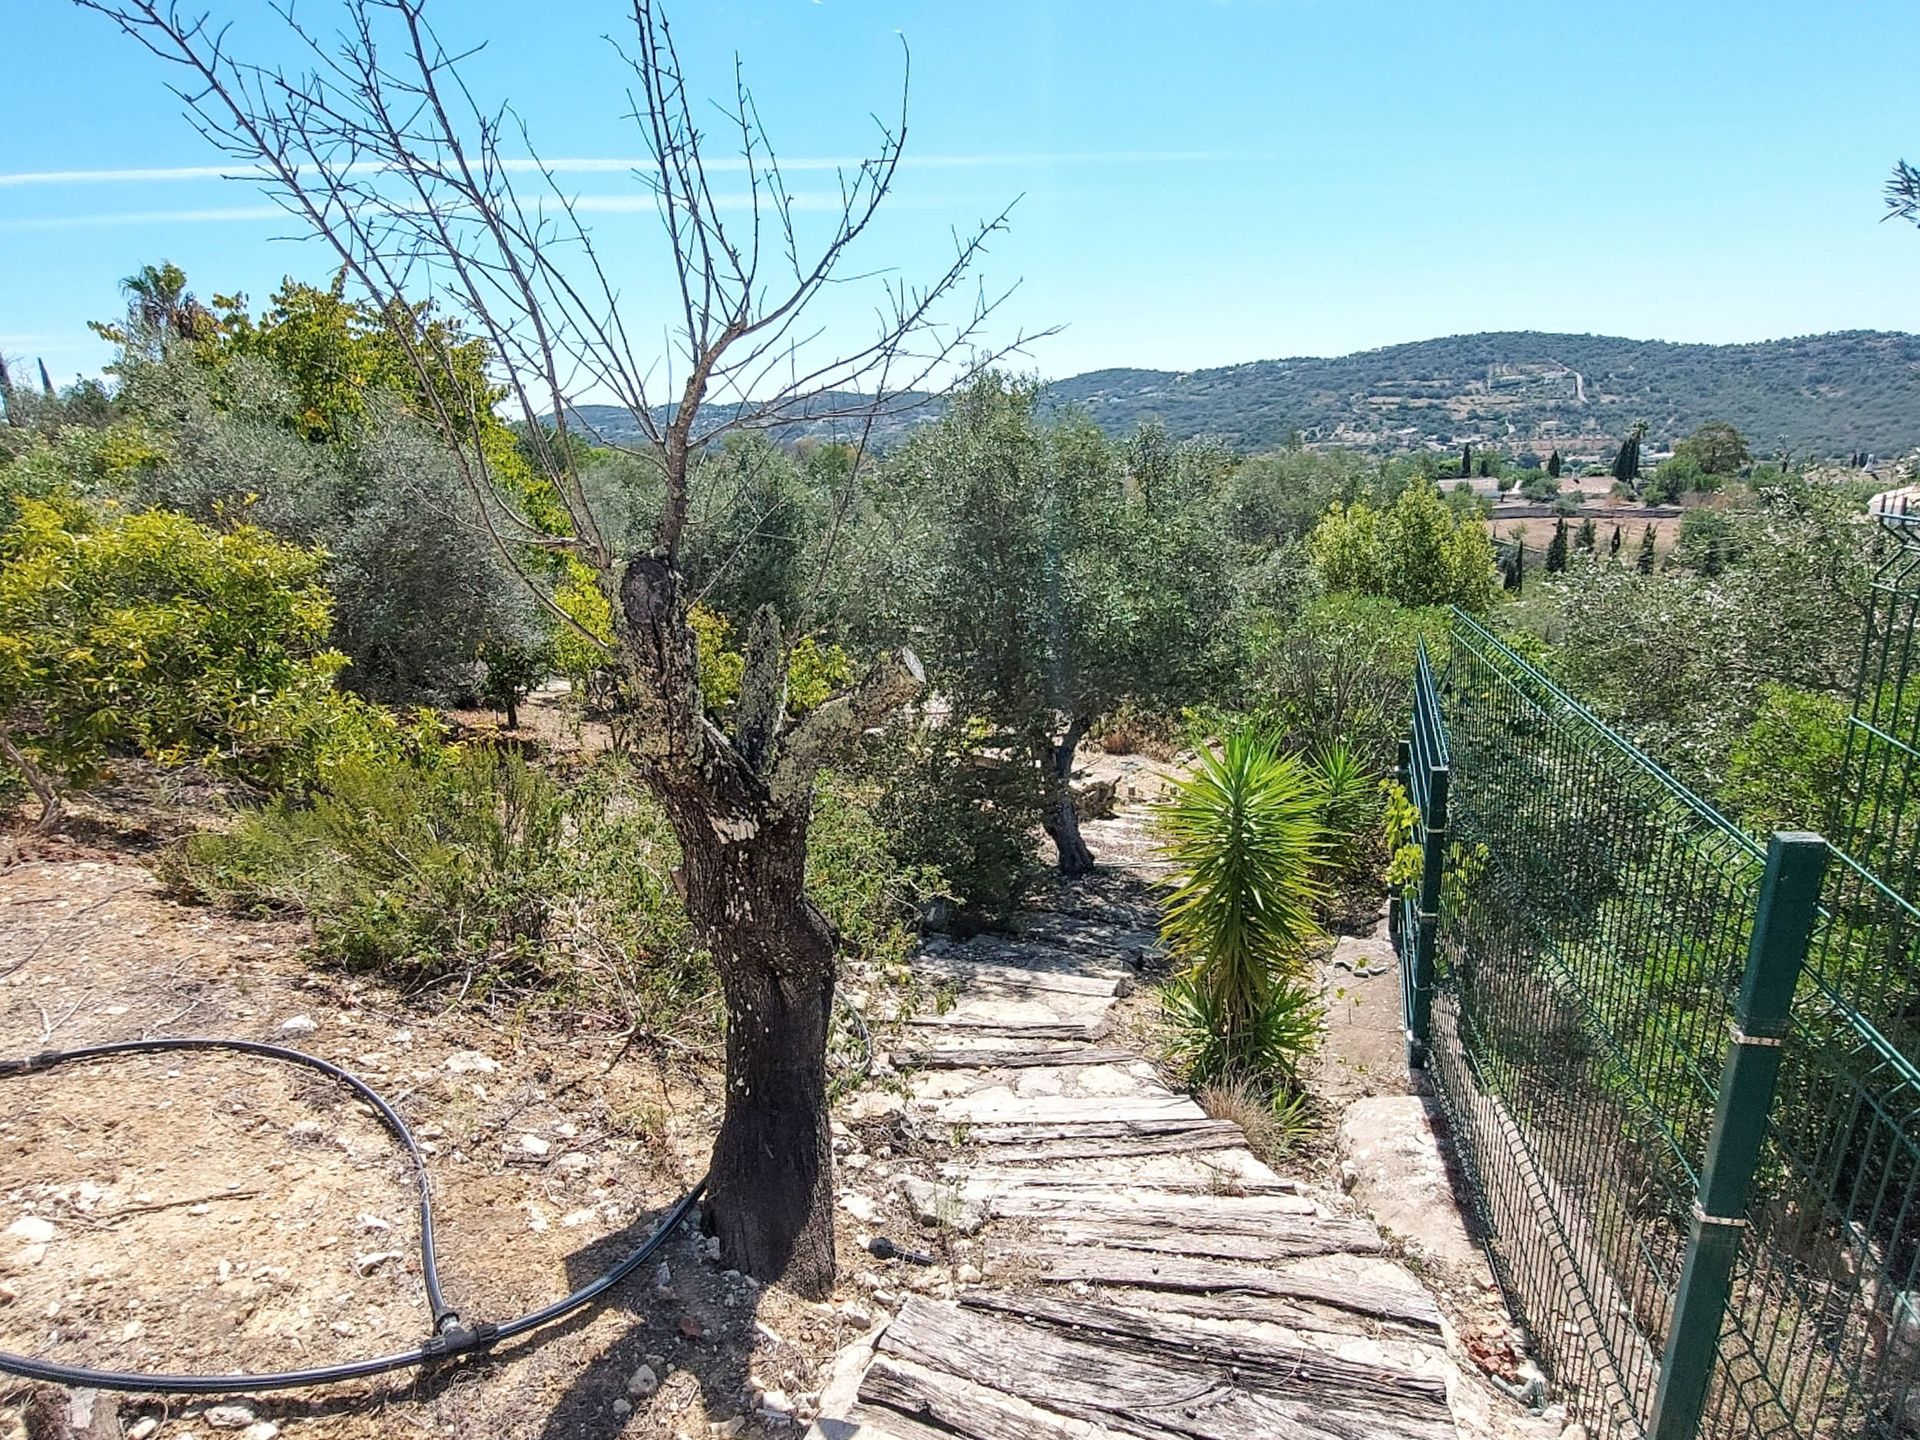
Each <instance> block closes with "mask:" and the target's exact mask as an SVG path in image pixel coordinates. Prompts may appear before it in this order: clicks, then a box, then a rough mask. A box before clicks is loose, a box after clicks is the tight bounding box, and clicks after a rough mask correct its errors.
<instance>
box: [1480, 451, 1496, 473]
mask: <svg viewBox="0 0 1920 1440" xmlns="http://www.w3.org/2000/svg"><path fill="white" fill-rule="evenodd" d="M1480 473H1481V474H1482V475H1491V474H1493V457H1492V456H1491V455H1482V456H1481V457H1480Z"/></svg>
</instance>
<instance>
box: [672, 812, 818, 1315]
mask: <svg viewBox="0 0 1920 1440" xmlns="http://www.w3.org/2000/svg"><path fill="white" fill-rule="evenodd" d="M729 788H732V787H729ZM732 801H733V803H732V804H731V805H730V806H729V807H728V808H727V809H726V810H725V811H723V812H720V815H719V816H716V814H715V812H714V810H713V809H712V806H711V800H710V798H709V797H708V796H706V795H702V794H692V795H687V796H684V797H675V798H670V799H669V800H668V802H667V810H668V813H669V814H670V815H671V816H672V817H673V820H674V829H675V832H676V833H677V834H678V835H679V837H680V844H681V852H682V874H683V877H684V883H685V886H686V897H687V911H688V913H689V915H691V916H692V918H693V921H694V923H695V925H696V926H698V927H699V930H700V932H701V933H702V934H703V935H704V936H705V937H706V940H707V944H708V946H709V948H710V949H711V951H712V954H713V960H714V966H715V968H716V969H717V970H718V971H719V973H720V986H721V992H722V994H723V996H724V998H725V1001H726V1010H727V1062H726V1106H725V1112H724V1116H723V1118H722V1120H721V1123H720V1133H719V1135H718V1137H717V1138H716V1139H715V1141H714V1147H713V1161H712V1165H711V1168H710V1170H709V1172H708V1180H707V1184H708V1191H709V1203H708V1222H709V1225H710V1226H711V1228H712V1229H713V1231H714V1233H716V1234H717V1235H718V1236H719V1238H720V1254H721V1258H722V1260H723V1261H724V1262H725V1263H726V1264H727V1265H729V1266H731V1267H733V1268H734V1269H737V1270H741V1271H744V1272H745V1273H747V1274H749V1275H757V1276H761V1277H764V1278H775V1277H777V1278H779V1279H781V1280H783V1281H784V1283H785V1284H787V1285H788V1286H789V1287H790V1288H792V1289H793V1290H794V1291H796V1292H797V1293H799V1294H801V1295H805V1296H807V1297H809V1298H811V1299H822V1298H824V1297H825V1296H826V1295H828V1294H829V1293H831V1291H832V1289H833V1276H834V1258H833V1161H832V1143H831V1136H830V1134H829V1132H828V1113H827V1087H826V1055H827V1028H828V1021H829V1018H830V1017H831V1015H832V1013H833V984H834V937H833V932H832V930H831V928H830V927H829V925H828V923H827V921H826V918H825V917H824V916H823V915H821V913H820V911H819V910H818V909H817V908H816V907H815V906H814V905H813V903H812V902H811V901H810V900H808V899H807V896H806V862H807V819H808V816H807V814H806V807H805V806H804V804H803V805H801V806H800V807H798V813H795V812H794V811H790V810H786V809H785V808H784V807H776V805H775V804H774V802H773V801H772V799H771V797H770V796H769V795H767V794H766V793H765V791H764V787H762V788H761V793H759V794H754V793H752V792H751V790H749V789H739V790H735V792H734V794H733V796H732Z"/></svg>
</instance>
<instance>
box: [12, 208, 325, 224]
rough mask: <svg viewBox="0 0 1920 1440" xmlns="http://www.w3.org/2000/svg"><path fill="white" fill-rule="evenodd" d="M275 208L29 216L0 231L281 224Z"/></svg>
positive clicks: (281, 213)
mask: <svg viewBox="0 0 1920 1440" xmlns="http://www.w3.org/2000/svg"><path fill="white" fill-rule="evenodd" d="M286 215H287V212H286V211H284V210H282V209H281V208H280V207H279V206H278V205H229V206H225V207H222V208H219V209H213V210H116V211H110V212H108V213H105V214H101V215H31V216H24V217H21V218H18V219H11V220H0V230H89V229H95V228H98V227H101V226H110V225H220V224H230V223H232V222H235V221H240V220H282V219H285V218H286Z"/></svg>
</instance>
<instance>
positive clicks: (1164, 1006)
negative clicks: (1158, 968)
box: [1160, 970, 1324, 1091]
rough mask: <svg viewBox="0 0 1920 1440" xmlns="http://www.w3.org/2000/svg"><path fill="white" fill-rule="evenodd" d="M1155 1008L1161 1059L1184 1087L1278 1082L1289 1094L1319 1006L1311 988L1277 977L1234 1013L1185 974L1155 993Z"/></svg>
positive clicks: (1314, 1037) (1315, 1029)
mask: <svg viewBox="0 0 1920 1440" xmlns="http://www.w3.org/2000/svg"><path fill="white" fill-rule="evenodd" d="M1160 1006H1161V1014H1162V1015H1163V1017H1164V1018H1165V1019H1166V1021H1167V1025H1168V1028H1169V1031H1170V1034H1169V1037H1168V1040H1167V1043H1166V1058H1167V1060H1168V1062H1169V1063H1170V1064H1172V1065H1173V1066H1174V1067H1175V1068H1176V1069H1177V1070H1178V1071H1179V1072H1180V1073H1181V1074H1182V1075H1183V1076H1185V1077H1186V1080H1187V1083H1188V1084H1190V1085H1195V1086H1206V1085H1216V1084H1222V1083H1226V1084H1246V1083H1249V1082H1258V1083H1264V1084H1266V1085H1273V1084H1274V1083H1275V1082H1278V1084H1279V1086H1280V1088H1282V1089H1285V1090H1295V1091H1297V1090H1298V1089H1299V1088H1300V1086H1301V1084H1302V1082H1303V1079H1304V1072H1303V1067H1304V1065H1305V1063H1306V1061H1307V1059H1308V1058H1309V1057H1310V1056H1311V1055H1312V1054H1313V1052H1314V1051H1315V1050H1316V1049H1317V1048H1318V1047H1319V1044H1320V1025H1321V1020H1322V1017H1323V1015H1324V1006H1323V1005H1322V1004H1321V1001H1320V996H1319V993H1318V992H1317V991H1316V990H1315V988H1314V987H1313V985H1312V983H1311V982H1310V981H1307V980H1304V979H1302V978H1300V977H1299V976H1295V975H1283V976H1280V977H1277V978H1276V979H1275V980H1274V981H1273V982H1272V983H1271V984H1270V985H1269V986H1268V987H1267V988H1266V991H1265V993H1264V994H1263V995H1262V996H1261V999H1260V1003H1259V1004H1258V1005H1257V1006H1255V1007H1254V1008H1253V1009H1252V1010H1250V1011H1249V1012H1247V1013H1245V1014H1243V1015H1242V1014H1236V1013H1233V1012H1230V1011H1229V1010H1228V1009H1227V1008H1226V1005H1225V1002H1224V1001H1223V999H1222V997H1221V995H1220V994H1219V992H1218V991H1217V990H1216V989H1215V988H1214V987H1212V986H1211V985H1209V984H1208V983H1207V982H1206V979H1205V977H1204V976H1202V975H1201V974H1200V973H1199V972H1198V971H1195V970H1186V971H1182V972H1181V973H1180V974H1178V975H1176V976H1174V977H1173V979H1172V980H1170V981H1168V982H1167V984H1166V986H1165V987H1164V988H1163V989H1162V990H1161V992H1160Z"/></svg>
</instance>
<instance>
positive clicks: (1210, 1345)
mask: <svg viewBox="0 0 1920 1440" xmlns="http://www.w3.org/2000/svg"><path fill="white" fill-rule="evenodd" d="M959 1303H960V1306H961V1308H962V1309H967V1310H984V1311H987V1312H988V1313H990V1314H996V1315H1005V1316H1007V1317H1009V1318H1011V1319H1014V1320H1018V1321H1021V1322H1022V1323H1024V1324H1029V1325H1034V1324H1037V1325H1040V1326H1042V1327H1046V1328H1052V1329H1057V1330H1065V1331H1068V1332H1075V1331H1095V1332H1098V1333H1100V1334H1101V1335H1104V1336H1107V1337H1111V1339H1112V1341H1113V1342H1114V1343H1116V1344H1122V1345H1125V1346H1127V1347H1128V1348H1130V1349H1134V1350H1137V1351H1138V1352H1139V1353H1140V1356H1141V1359H1142V1361H1143V1363H1147V1362H1152V1363H1162V1362H1163V1363H1166V1364H1180V1363H1184V1362H1185V1361H1187V1360H1188V1359H1199V1360H1202V1361H1211V1362H1219V1363H1224V1364H1226V1365H1229V1366H1232V1367H1235V1368H1236V1369H1239V1368H1245V1367H1251V1374H1250V1375H1248V1376H1242V1377H1241V1378H1240V1379H1239V1381H1238V1383H1239V1384H1240V1385H1241V1386H1242V1387H1243V1388H1249V1389H1260V1388H1263V1387H1267V1388H1272V1387H1278V1388H1280V1389H1282V1390H1293V1389H1297V1388H1299V1387H1300V1386H1302V1385H1308V1384H1316V1383H1322V1382H1329V1383H1345V1384H1349V1385H1353V1386H1356V1387H1361V1388H1366V1387H1374V1388H1380V1389H1387V1390H1397V1391H1404V1392H1405V1393H1408V1394H1411V1395H1415V1396H1418V1397H1419V1398H1421V1399H1425V1400H1433V1399H1440V1400H1444V1399H1445V1398H1446V1393H1447V1387H1446V1385H1445V1383H1444V1382H1442V1381H1440V1380H1438V1379H1436V1378H1434V1377H1432V1376H1430V1375H1420V1374H1416V1373H1414V1372H1412V1371H1408V1370H1405V1369H1401V1368H1398V1367H1394V1366H1385V1365H1369V1364H1366V1363H1364V1362H1361V1361H1355V1360H1348V1359H1343V1358H1341V1357H1339V1356H1336V1355H1331V1354H1329V1353H1327V1352H1326V1351H1324V1350H1319V1349H1316V1348H1314V1347H1313V1346H1311V1345H1300V1344H1291V1343H1287V1342H1284V1341H1275V1340H1270V1339H1266V1338H1264V1337H1262V1336H1258V1335H1254V1334H1251V1333H1249V1332H1246V1331H1231V1330H1217V1329H1208V1328H1202V1327H1200V1326H1197V1325H1179V1324H1174V1323H1171V1322H1169V1321H1168V1320H1167V1319H1166V1318H1164V1317H1163V1316H1161V1315H1155V1314H1151V1313H1146V1314H1143V1313H1141V1312H1140V1311H1137V1310H1129V1309H1123V1308H1121V1307H1118V1306H1113V1305H1101V1304H1095V1303H1090V1302H1088V1301H1085V1300H1072V1301H1067V1300H1057V1299H1052V1298H1049V1297H1047V1296H1044V1295H1009V1294H1004V1293H1001V1292H999V1291H993V1290H970V1291H968V1292H966V1293H965V1294H964V1295H962V1296H961V1297H960V1301H959ZM1175 1313H1177V1312H1175ZM1183 1318H1184V1317H1183Z"/></svg>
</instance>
